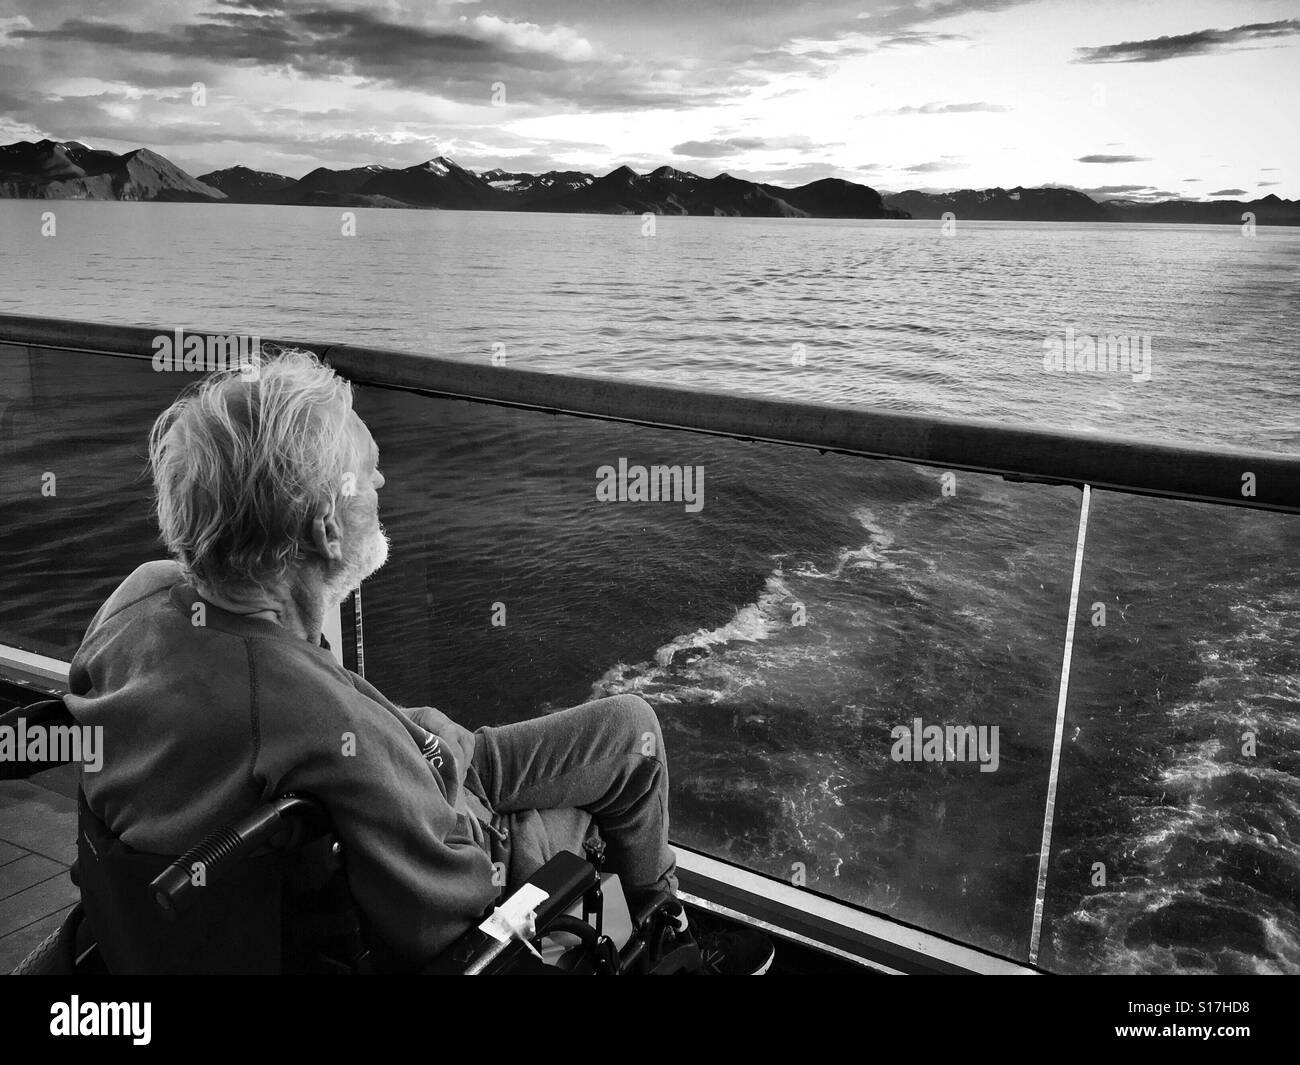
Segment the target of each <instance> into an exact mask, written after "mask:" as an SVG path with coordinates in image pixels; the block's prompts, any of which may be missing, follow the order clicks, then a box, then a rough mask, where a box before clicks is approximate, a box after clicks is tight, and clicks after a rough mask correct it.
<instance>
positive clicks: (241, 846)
mask: <svg viewBox="0 0 1300 1065" xmlns="http://www.w3.org/2000/svg"><path fill="white" fill-rule="evenodd" d="M19 719H25V720H26V725H27V727H28V728H29V729H30V728H32V727H34V726H41V727H47V728H49V727H58V726H68V725H73V724H75V722H74V721H73V719H72V716H71V715H70V714H69V713H68V711H67V708H66V707H65V706H64V704H63V702H62V700H58V699H53V700H47V701H44V702H39V703H35V704H32V705H30V706H26V707H19V708H17V709H15V710H11V711H9V712H8V713H6V714H4V715H0V725H13V726H15V727H17V725H18V722H19ZM59 764H63V763H61V762H58V761H54V760H51V761H46V762H24V763H15V762H7V763H0V779H24V778H26V777H29V776H32V775H33V774H35V773H38V772H40V771H42V770H45V769H50V768H53V767H54V766H56V765H59ZM77 795H78V816H77V822H78V833H77V858H76V861H75V863H74V864H73V866H72V870H71V873H72V879H73V883H74V884H75V885H76V886H77V888H78V890H79V892H80V896H81V901H80V902H79V903H78V904H77V905H75V906H74V907H73V909H72V910H71V911H70V912H69V914H68V916H67V917H66V918H65V920H64V921H63V924H62V925H61V926H60V927H59V928H58V929H57V930H55V931H54V932H53V933H52V934H51V935H50V936H49V937H47V938H46V940H45V941H44V942H43V943H41V944H40V945H39V946H38V947H37V948H36V949H35V950H33V951H32V952H31V953H30V954H29V955H28V956H27V957H26V958H25V959H24V960H23V961H22V962H21V963H19V965H18V967H17V968H16V969H14V975H37V974H72V973H76V974H119V973H120V974H155V975H171V974H178V975H179V974H190V973H205V974H236V973H238V974H245V973H246V974H255V973H256V974H337V975H368V974H373V973H393V972H414V973H427V974H430V975H468V976H491V975H503V974H521V975H522V974H536V975H611V976H613V975H632V974H650V975H683V974H692V973H698V972H700V971H701V968H702V962H701V957H700V951H699V948H698V947H697V946H696V945H695V943H694V942H693V941H692V940H690V939H689V938H688V939H678V938H676V937H675V936H674V935H673V929H674V928H675V925H676V922H675V920H674V918H675V916H676V914H678V913H680V907H681V903H680V902H678V901H677V900H675V899H674V898H672V896H670V895H669V894H668V893H667V892H661V893H660V894H659V895H658V896H656V897H655V898H653V899H651V900H649V901H648V902H647V903H645V904H644V905H642V906H639V907H638V909H637V912H635V913H629V912H628V910H627V905H626V902H625V901H624V899H623V895H622V890H621V887H620V885H619V884H618V878H617V877H615V876H607V875H603V874H602V868H601V865H602V856H603V849H604V848H603V844H602V843H601V842H600V840H599V838H598V837H593V838H589V839H588V841H587V844H586V846H585V847H584V852H585V853H584V855H582V856H579V855H578V854H575V853H572V852H567V851H565V852H561V853H559V854H557V855H555V856H554V857H553V858H552V859H551V860H550V861H549V862H547V863H546V865H544V866H543V867H542V868H541V869H539V870H538V871H537V872H536V873H534V874H533V876H532V877H530V878H529V880H528V883H527V884H526V885H524V886H523V887H521V888H520V889H519V891H517V892H516V893H515V894H514V895H512V896H511V898H510V899H507V900H505V901H504V902H502V903H501V907H500V908H501V910H503V911H510V910H511V909H512V904H519V903H521V902H522V899H523V898H527V899H528V900H529V902H530V905H528V906H527V909H528V910H529V911H530V919H529V921H528V924H527V926H526V931H518V932H517V933H516V934H511V935H506V934H503V933H501V932H500V930H499V929H498V934H497V935H493V934H491V933H490V931H489V930H485V929H492V928H493V927H494V925H493V923H492V922H491V921H490V920H488V921H484V922H483V923H482V924H478V923H476V924H474V925H471V927H470V928H469V929H468V930H467V931H466V932H465V933H464V934H463V935H461V936H460V938H458V939H457V940H455V941H454V942H453V943H452V944H451V945H450V946H448V947H447V948H446V949H445V950H443V951H442V952H441V953H440V954H439V955H438V956H437V957H435V958H433V959H432V960H431V961H429V962H427V963H426V964H424V965H422V966H421V967H419V968H415V969H413V968H411V967H410V966H409V963H408V964H403V963H402V962H401V961H400V960H399V959H398V958H397V956H396V955H395V954H394V953H393V952H392V951H391V950H390V949H389V948H388V947H386V946H385V945H384V944H382V943H380V942H379V941H378V940H377V939H376V937H374V936H372V935H371V934H369V931H368V929H367V926H366V921H365V918H364V915H362V914H361V912H360V910H359V908H358V907H357V906H356V904H355V901H354V900H353V898H352V895H351V892H350V891H349V889H348V885H347V876H346V862H347V855H346V853H345V852H344V849H343V846H342V844H341V842H340V841H339V839H338V838H337V836H336V834H335V833H334V831H333V828H332V826H331V823H330V819H329V814H328V811H327V810H326V809H325V808H324V806H322V805H321V803H319V802H318V801H316V800H315V799H313V798H312V797H310V796H307V795H297V794H285V795H282V796H279V797H278V798H276V799H275V800H273V801H271V802H268V803H265V804H263V805H261V806H259V807H258V808H256V809H255V810H253V811H252V812H251V813H249V814H248V815H247V816H245V817H243V818H241V819H239V820H238V821H236V822H234V823H232V824H230V825H227V826H225V827H223V828H221V829H219V830H218V831H216V832H213V833H212V834H211V835H209V836H208V837H207V838H205V839H203V840H200V841H199V842H197V843H196V844H195V845H194V846H193V847H191V848H190V849H189V850H187V851H186V852H185V853H184V854H180V855H163V854H151V853H146V852H141V851H136V850H134V849H132V848H130V847H128V846H126V845H125V844H123V843H122V841H121V840H120V839H118V838H117V837H116V836H115V835H114V834H113V833H112V832H111V831H110V830H109V828H108V826H107V825H106V824H104V822H103V821H101V820H100V819H99V818H98V817H97V816H96V815H95V814H94V813H93V812H92V811H91V810H90V808H89V807H88V806H87V804H86V799H85V795H84V793H82V791H81V789H80V788H78V792H77ZM524 893H527V894H526V895H525V894H524ZM539 893H540V894H539ZM532 900H539V901H536V902H533V901H532ZM484 916H485V917H487V916H488V914H485V915H484Z"/></svg>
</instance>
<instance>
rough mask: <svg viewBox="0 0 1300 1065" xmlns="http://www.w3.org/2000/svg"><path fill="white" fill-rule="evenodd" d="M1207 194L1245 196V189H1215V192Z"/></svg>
mask: <svg viewBox="0 0 1300 1065" xmlns="http://www.w3.org/2000/svg"><path fill="white" fill-rule="evenodd" d="M1205 195H1207V196H1245V195H1246V190H1245V189H1215V191H1214V192H1207V193H1206V194H1205Z"/></svg>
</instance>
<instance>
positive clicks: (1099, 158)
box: [1075, 155, 1149, 163]
mask: <svg viewBox="0 0 1300 1065" xmlns="http://www.w3.org/2000/svg"><path fill="white" fill-rule="evenodd" d="M1148 161H1149V160H1148V159H1147V157H1146V156H1143V155H1081V156H1079V158H1077V159H1076V160H1075V162H1076V163H1145V162H1148Z"/></svg>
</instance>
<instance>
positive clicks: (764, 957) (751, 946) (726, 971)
mask: <svg viewBox="0 0 1300 1065" xmlns="http://www.w3.org/2000/svg"><path fill="white" fill-rule="evenodd" d="M696 942H697V943H698V944H699V947H700V956H701V957H702V959H703V962H704V966H703V969H702V970H701V973H702V974H703V975H708V976H762V975H763V974H764V973H765V972H767V970H768V969H770V968H771V967H772V959H773V958H775V957H776V947H775V946H773V944H772V941H771V940H770V939H768V938H767V936H765V935H763V933H762V932H756V931H754V930H753V929H752V928H739V929H734V930H728V931H726V932H709V933H705V934H703V935H700V936H697V937H696Z"/></svg>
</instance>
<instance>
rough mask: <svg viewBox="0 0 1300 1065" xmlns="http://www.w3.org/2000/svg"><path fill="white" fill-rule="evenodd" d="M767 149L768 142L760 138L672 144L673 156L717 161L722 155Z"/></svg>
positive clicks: (734, 138) (733, 138)
mask: <svg viewBox="0 0 1300 1065" xmlns="http://www.w3.org/2000/svg"><path fill="white" fill-rule="evenodd" d="M766 147H768V142H767V141H765V140H763V139H762V138H761V137H731V138H729V139H727V140H712V141H682V143H681V144H674V145H673V147H672V152H673V154H674V155H688V156H691V157H692V158H694V159H718V158H721V157H722V156H724V155H735V154H736V153H737V152H749V151H754V150H755V149H758V148H766Z"/></svg>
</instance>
